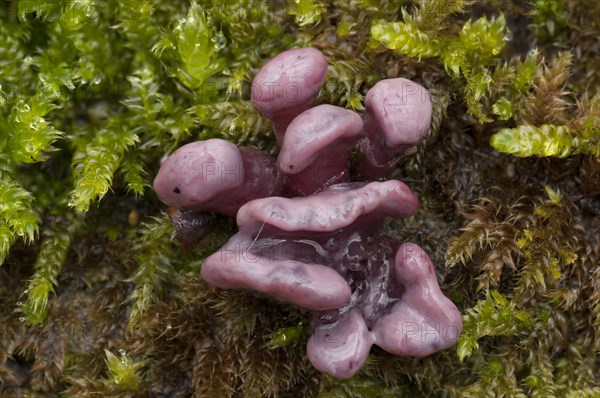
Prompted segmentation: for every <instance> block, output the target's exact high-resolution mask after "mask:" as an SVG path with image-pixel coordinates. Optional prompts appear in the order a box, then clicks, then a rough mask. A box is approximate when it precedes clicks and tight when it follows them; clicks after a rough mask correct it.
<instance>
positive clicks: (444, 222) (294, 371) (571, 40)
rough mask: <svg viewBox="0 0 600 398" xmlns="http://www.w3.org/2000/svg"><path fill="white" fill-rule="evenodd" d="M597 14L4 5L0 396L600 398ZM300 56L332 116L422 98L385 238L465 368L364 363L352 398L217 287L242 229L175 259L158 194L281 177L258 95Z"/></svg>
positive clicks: (340, 6)
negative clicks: (449, 305) (255, 168)
mask: <svg viewBox="0 0 600 398" xmlns="http://www.w3.org/2000/svg"><path fill="white" fill-rule="evenodd" d="M598 4H599V3H598V2H597V1H594V0H585V1H573V0H560V1H559V0H537V1H535V2H528V3H527V4H525V3H523V2H518V1H510V0H493V1H487V2H470V1H448V0H423V1H397V0H384V1H370V0H368V1H355V2H351V3H348V2H347V1H341V0H340V1H338V0H331V1H288V2H287V4H286V3H285V2H272V1H264V2H263V1H242V2H232V1H225V0H222V1H221V0H219V1H203V2H191V1H188V0H174V1H169V2H163V1H157V0H156V1H155V0H145V1H137V2H121V1H117V0H106V1H99V0H81V1H68V0H36V1H30V0H20V1H18V0H11V1H3V2H1V3H0V54H1V56H0V68H1V69H2V73H1V74H0V263H1V264H2V265H1V266H0V329H1V330H0V395H2V394H3V395H5V396H11V397H13V396H14V397H19V396H35V395H44V394H45V395H49V396H58V395H65V396H90V397H92V396H169V397H171V396H198V397H214V396H219V397H241V396H243V397H254V396H256V397H258V396H278V397H299V396H323V397H333V396H335V397H338V396H347V397H371V396H373V397H374V396H377V397H386V396H394V397H396V396H407V397H408V396H410V397H412V396H456V397H458V396H467V397H469V396H470V397H481V396H515V397H524V396H532V397H537V396H539V397H553V396H554V397H563V396H566V397H594V396H598V394H600V385H599V383H598V380H600V371H599V369H600V366H599V365H600V363H599V362H600V361H599V357H598V354H599V353H600V268H599V266H598V264H600V244H599V243H598V242H600V223H599V221H598V220H600V199H599V198H600V155H599V153H598V150H599V148H600V144H599V139H600V132H599V131H600V124H599V123H600V114H599V112H600V100H599V98H600V73H599V72H598V68H597V65H598V63H599V62H600V53H599V50H598V46H597V40H596V38H597V37H598V36H600V23H599V22H598V21H599V20H598V18H597V17H596V15H597V14H598V12H596V11H598ZM305 45H312V46H315V47H317V48H319V49H321V50H322V51H323V53H324V54H325V55H326V57H327V58H328V61H329V63H330V69H329V73H328V76H327V80H326V84H325V86H324V88H323V90H322V92H321V95H320V98H319V101H321V102H327V103H333V104H337V105H340V106H344V107H348V108H353V109H357V110H360V109H362V106H363V98H364V95H365V93H366V91H367V90H368V89H369V87H371V86H372V85H373V84H374V83H375V82H376V81H378V80H380V79H382V78H385V77H389V78H393V77H400V76H401V77H406V78H410V79H413V80H415V81H418V82H419V83H421V84H423V85H424V86H426V87H427V88H428V89H429V91H430V92H431V94H432V103H433V107H434V114H433V122H432V126H431V129H430V131H429V133H428V136H427V138H426V140H425V142H424V143H423V144H422V145H421V147H420V148H419V150H418V152H417V153H416V154H415V155H414V156H412V157H409V158H408V159H406V160H405V161H403V162H402V164H400V165H399V167H398V170H397V175H398V177H399V178H401V179H403V180H404V181H406V182H407V183H408V184H409V185H410V186H411V187H412V188H413V189H414V190H415V191H416V192H417V194H418V196H419V199H420V202H421V208H420V210H419V212H418V213H417V214H416V215H415V216H414V217H412V218H410V219H407V220H404V221H402V222H398V221H396V222H391V223H389V224H388V232H389V233H390V234H392V235H394V236H397V237H398V238H400V239H403V240H406V241H413V242H415V243H418V244H420V245H421V246H423V247H424V248H426V249H427V251H428V252H429V253H430V254H431V257H432V260H433V261H434V264H435V265H436V272H437V274H438V279H439V281H440V284H441V286H442V289H443V290H444V292H445V293H446V294H447V295H448V296H449V297H451V298H452V300H453V301H454V302H455V303H457V305H458V306H459V308H460V309H461V311H462V312H463V314H464V315H463V317H464V318H463V320H464V323H465V331H464V333H463V335H462V336H461V338H460V340H459V343H458V344H457V346H456V347H455V348H453V349H451V350H446V351H444V352H440V353H437V354H435V355H433V356H431V357H428V358H422V359H414V358H399V357H394V356H391V355H389V354H386V353H385V352H383V351H381V350H378V349H373V350H372V352H371V355H370V357H369V361H368V364H367V366H366V367H365V368H364V369H363V370H362V371H361V372H360V373H359V374H357V375H356V376H355V377H354V378H352V379H350V380H344V381H340V380H334V379H332V378H329V377H324V376H323V375H321V374H319V373H318V372H316V371H315V370H314V368H312V366H311V365H310V362H309V361H308V359H307V358H306V354H305V343H306V338H307V335H308V333H307V332H308V328H309V327H310V326H309V316H308V314H306V313H304V312H302V311H299V310H298V309H295V308H292V307H290V306H288V305H285V304H282V303H279V302H275V301H273V300H271V299H268V298H265V297H262V296H257V295H254V294H252V293H247V292H240V291H224V290H220V289H215V288H212V287H210V286H207V285H206V284H205V283H204V282H202V281H201V280H200V278H199V276H198V275H199V273H198V272H199V268H200V267H201V264H202V259H203V258H205V257H206V256H207V255H209V254H210V253H212V252H213V251H214V250H216V249H217V248H218V247H220V245H221V244H222V243H223V242H224V241H225V240H226V239H227V238H228V236H230V235H231V233H232V232H233V231H234V228H235V223H234V221H233V220H232V219H229V218H225V217H221V218H217V222H216V227H215V229H214V231H213V232H212V233H211V234H210V235H209V236H207V237H206V238H205V239H204V240H203V241H202V242H201V243H200V244H199V246H198V248H197V249H195V250H194V251H193V252H184V251H182V250H181V249H180V246H179V243H178V242H177V239H176V238H175V236H174V233H173V230H172V227H171V225H170V223H169V222H168V218H167V217H166V215H165V214H164V210H165V209H164V208H163V207H162V206H161V204H160V203H159V202H158V200H157V198H156V196H155V195H154V194H153V192H152V191H151V190H150V189H149V187H150V183H151V180H152V177H153V176H154V175H155V174H156V171H157V169H158V167H159V165H160V161H161V159H163V158H164V157H165V156H166V155H168V154H169V153H171V152H172V151H173V150H174V149H175V148H177V147H179V146H180V145H182V144H183V143H186V142H188V141H190V140H194V139H204V138H209V137H222V138H225V139H227V140H230V141H232V142H235V143H236V144H240V145H253V146H257V147H259V148H261V149H265V150H267V151H269V152H271V153H275V152H276V151H277V149H276V146H275V144H274V140H273V136H272V134H271V126H270V123H269V122H268V121H267V120H266V119H264V118H262V117H261V116H260V115H259V114H258V113H257V112H256V111H255V110H254V109H253V108H252V107H251V105H250V102H249V88H250V83H251V79H252V77H253V76H254V74H255V73H256V71H257V70H258V68H260V67H261V66H262V65H263V64H264V63H265V62H266V60H267V59H269V58H270V57H272V56H274V55H275V54H277V53H278V52H280V51H282V50H285V49H288V48H290V47H299V46H305ZM567 49H568V51H565V50H567ZM490 144H491V145H490Z"/></svg>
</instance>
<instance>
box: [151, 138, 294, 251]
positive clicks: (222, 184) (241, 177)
mask: <svg viewBox="0 0 600 398" xmlns="http://www.w3.org/2000/svg"><path fill="white" fill-rule="evenodd" d="M284 180H285V176H284V175H283V174H282V173H281V172H280V171H279V169H278V167H277V164H276V161H275V159H273V158H272V157H270V156H269V155H267V154H265V153H263V152H261V151H259V150H256V149H251V148H238V147H237V146H235V145H234V144H232V143H230V142H228V141H225V140H220V139H210V140H206V141H197V142H192V143H190V144H187V145H184V146H182V147H181V148H179V149H178V150H176V151H175V152H173V153H172V154H171V156H169V157H168V158H167V160H165V161H164V163H163V164H162V165H161V167H160V170H159V172H158V175H157V176H156V177H155V178H154V183H153V187H154V191H155V192H156V194H157V195H158V197H159V199H160V200H161V201H162V202H163V203H165V204H166V205H169V206H171V208H170V209H169V217H170V218H171V221H172V222H173V225H174V226H175V231H176V232H177V236H178V237H179V240H180V241H181V245H182V247H183V249H184V250H191V249H193V247H194V246H195V244H196V243H197V242H198V241H199V240H200V239H202V238H203V237H204V236H205V235H206V234H207V233H208V232H209V230H210V227H211V226H212V221H213V215H212V214H211V213H220V214H224V215H229V216H234V215H235V214H236V213H237V211H238V209H239V208H240V207H241V206H242V205H243V204H245V203H246V202H248V201H249V200H252V199H256V198H262V197H265V196H270V195H279V194H281V192H282V190H283V186H284ZM224 197H225V198H227V199H226V200H223V198H224Z"/></svg>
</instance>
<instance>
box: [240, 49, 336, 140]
mask: <svg viewBox="0 0 600 398" xmlns="http://www.w3.org/2000/svg"><path fill="white" fill-rule="evenodd" d="M326 75H327V61H326V60H325V57H324V56H323V54H322V53H321V52H320V51H319V50H317V49H315V48H311V47H307V48H298V49H293V50H287V51H284V52H282V53H280V54H278V55H277V56H275V57H273V58H272V59H271V60H269V61H268V62H267V63H266V64H265V65H264V66H263V67H262V68H261V69H260V71H259V72H258V73H257V74H256V77H255V78H254V80H253V81H252V87H251V91H252V93H251V95H252V104H253V105H254V107H255V108H256V109H258V111H259V112H260V113H262V114H263V115H264V116H265V117H267V118H269V119H271V121H272V122H273V127H274V129H275V136H276V138H277V142H278V143H279V144H281V143H282V142H283V135H284V133H285V129H286V128H287V126H288V125H289V123H290V122H291V121H292V120H293V119H294V118H295V117H296V116H298V115H299V114H300V113H302V112H304V111H305V110H307V109H308V108H310V107H311V106H312V105H313V104H314V102H315V100H316V99H317V96H318V95H319V90H320V89H321V86H322V85H323V82H324V81H325V76H326Z"/></svg>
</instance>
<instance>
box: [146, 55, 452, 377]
mask: <svg viewBox="0 0 600 398" xmlns="http://www.w3.org/2000/svg"><path fill="white" fill-rule="evenodd" d="M326 73H327V62H326V60H325V58H324V56H323V55H322V54H321V53H320V52H319V51H318V50H316V49H313V48H303V49H295V50H289V51H286V52H283V53H281V54H279V55H278V56H276V57H275V58H273V59H272V60H270V61H269V62H268V63H267V64H266V65H265V66H264V67H263V68H262V69H261V70H260V72H259V73H258V74H257V76H256V78H255V79H254V81H253V84H252V100H253V104H254V106H255V107H256V108H257V109H258V110H259V111H260V112H261V113H262V114H263V115H264V116H265V117H267V118H270V119H271V120H272V122H273V126H274V130H275V134H276V138H277V142H278V144H279V145H280V148H281V150H280V153H279V156H278V157H277V159H274V158H272V157H270V156H268V155H266V154H264V153H262V152H260V151H258V150H255V149H251V148H238V147H236V146H235V145H234V144H231V143H229V142H227V141H224V140H219V139H211V140H206V141H200V142H194V143H191V144H188V145H185V146H183V147H182V148H180V149H178V150H177V151H175V152H174V153H173V154H172V155H171V156H170V157H169V158H168V159H167V160H166V161H165V162H164V163H163V165H162V166H161V169H160V171H159V173H158V175H157V177H156V179H155V180H154V189H155V191H156V192H157V194H158V196H159V197H160V199H161V200H162V201H163V202H164V203H166V204H167V205H170V206H173V207H174V208H175V209H174V210H172V211H171V218H172V220H173V222H174V223H175V226H176V229H177V231H178V233H179V235H180V238H181V239H182V242H183V243H184V246H185V247H191V246H192V245H193V243H194V241H196V240H198V239H199V238H200V237H201V236H202V235H203V234H204V233H205V232H206V231H207V230H208V229H209V228H210V220H211V214H212V213H220V214H225V215H231V216H234V215H235V216H236V220H237V225H238V232H237V233H236V234H235V235H234V236H233V237H232V238H231V239H230V240H229V241H228V242H227V243H226V244H225V246H224V247H223V248H222V249H221V250H219V251H217V252H216V253H214V254H212V255H211V256H209V257H208V258H207V259H206V261H205V262H204V264H203V265H202V269H201V274H202V277H203V279H204V280H206V281H207V282H208V283H210V284H212V285H215V286H218V287H221V288H233V289H237V288H247V289H252V290H255V291H258V292H262V293H265V294H268V295H270V296H273V297H276V298H279V299H282V300H285V301H288V302H291V303H293V304H296V305H298V306H300V307H302V308H306V309H309V310H311V311H314V314H313V322H312V334H311V337H310V339H309V341H308V357H309V359H310V361H311V362H312V363H313V365H314V366H315V367H316V368H317V369H319V370H321V371H323V372H325V373H328V374H330V375H333V376H335V377H340V378H346V377H350V376H352V375H353V374H354V373H356V372H357V371H358V370H359V369H360V368H361V367H362V365H363V364H364V362H365V360H366V358H367V356H368V354H369V350H370V348H371V346H372V345H373V344H376V345H378V346H379V347H381V348H383V349H384V350H386V351H388V352H390V353H393V354H396V355H405V356H416V357H422V356H426V355H429V354H431V353H433V352H435V351H438V350H441V349H444V348H447V347H449V346H451V345H452V344H453V343H454V342H455V341H456V340H457V338H458V336H459V334H460V332H461V330H462V323H461V318H460V312H459V311H458V309H457V308H456V306H455V305H454V304H453V303H452V302H451V301H450V300H449V299H448V298H446V297H445V296H444V295H443V294H442V292H441V290H440V288H439V285H438V283H437V279H436V275H435V271H434V269H433V266H432V264H431V261H430V260H429V257H428V256H427V254H426V253H425V252H424V251H423V250H422V249H421V248H419V247H418V246H417V245H415V244H412V243H402V242H399V241H397V240H396V239H393V238H391V237H389V236H387V235H385V234H384V233H383V232H382V231H381V230H382V221H383V219H384V218H385V217H410V216H411V215H413V214H414V213H415V212H416V211H417V208H418V205H419V204H418V199H417V197H416V196H415V194H414V193H413V192H412V191H411V189H410V188H409V187H408V186H407V185H405V184H404V183H402V182H400V181H397V180H387V181H383V179H384V178H385V177H388V176H389V175H390V174H391V173H392V172H393V170H394V168H395V166H396V164H397V162H398V159H400V158H401V157H402V156H405V155H407V154H410V153H411V151H413V150H414V149H415V148H416V145H417V144H418V143H419V142H420V141H421V140H422V139H423V137H424V136H425V134H426V132H427V129H428V127H429V123H430V119H431V102H430V98H429V95H428V92H427V91H426V90H425V89H424V88H423V87H421V86H420V85H418V84H416V83H414V82H412V81H409V80H406V79H401V78H399V79H389V80H383V81H380V82H379V83H377V84H376V85H375V86H373V87H372V88H371V89H370V90H369V92H368V93H367V95H366V98H365V112H364V115H362V116H361V115H359V114H357V113H355V112H353V111H350V110H347V109H343V108H340V107H337V106H333V105H327V104H323V105H317V106H314V102H315V100H316V98H317V95H318V92H319V89H320V87H321V85H322V84H323V82H324V80H325V75H326ZM353 151H355V153H357V156H356V162H355V163H356V165H355V169H356V170H353V171H354V173H353V174H352V175H356V176H357V177H356V178H354V179H355V180H357V181H352V179H351V170H350V158H351V155H352V153H353ZM377 180H381V181H377ZM368 181H373V182H368Z"/></svg>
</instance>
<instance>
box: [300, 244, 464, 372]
mask: <svg viewBox="0 0 600 398" xmlns="http://www.w3.org/2000/svg"><path fill="white" fill-rule="evenodd" d="M385 240H386V238H385V237H382V236H377V237H375V238H374V239H372V238H366V239H364V240H363V241H362V244H363V245H364V248H365V249H367V250H369V251H368V253H370V254H371V256H373V255H374V254H375V255H374V256H373V257H368V256H365V258H364V260H363V261H365V262H366V266H365V267H364V270H363V271H362V272H364V273H365V276H364V277H365V281H366V282H363V283H362V284H359V285H357V286H359V288H357V289H356V290H354V291H353V297H352V300H351V304H350V305H348V306H347V307H343V308H340V309H339V310H337V311H336V312H335V311H325V312H322V313H321V314H316V315H315V316H314V319H313V328H314V331H313V333H312V335H311V337H310V339H309V341H308V346H307V352H308V357H309V359H310V361H311V362H312V363H313V365H314V366H315V367H316V368H317V369H319V370H321V371H322V372H325V373H328V374H330V375H333V376H336V377H339V378H347V377H351V376H352V375H353V374H354V373H356V372H357V371H358V370H359V369H360V368H361V367H362V365H363V364H364V362H365V360H366V358H367V356H368V354H369V350H370V348H371V346H372V345H373V344H376V345H378V346H380V347H381V348H383V349H384V350H386V351H388V352H390V353H392V354H395V355H402V356H413V357H423V356H427V355H430V354H432V353H434V352H436V351H439V350H443V349H445V348H448V347H450V346H451V345H453V344H454V343H455V342H456V340H457V339H458V336H459V335H460V333H461V331H462V321H461V317H460V312H459V310H458V309H457V308H456V306H455V305H454V303H452V302H451V301H450V300H449V299H448V298H447V297H445V296H444V295H443V293H442V292H441V290H440V288H439V285H438V283H437V280H436V277H435V272H434V270H433V266H432V264H431V261H430V260H429V257H428V256H427V254H426V253H425V252H424V251H423V250H422V249H421V248H419V246H417V245H415V244H412V243H405V244H403V245H400V246H399V248H398V249H397V251H396V255H395V256H393V255H392V253H393V251H390V250H388V249H389V246H392V247H397V246H398V243H395V244H394V243H393V242H392V241H390V242H387V243H382V242H384V241H385ZM394 257H395V258H394ZM348 267H349V269H352V267H351V266H350V265H348ZM354 272H356V271H354ZM359 272H360V271H359ZM353 281H354V282H355V283H356V281H357V279H354V280H353ZM361 290H362V291H361Z"/></svg>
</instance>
